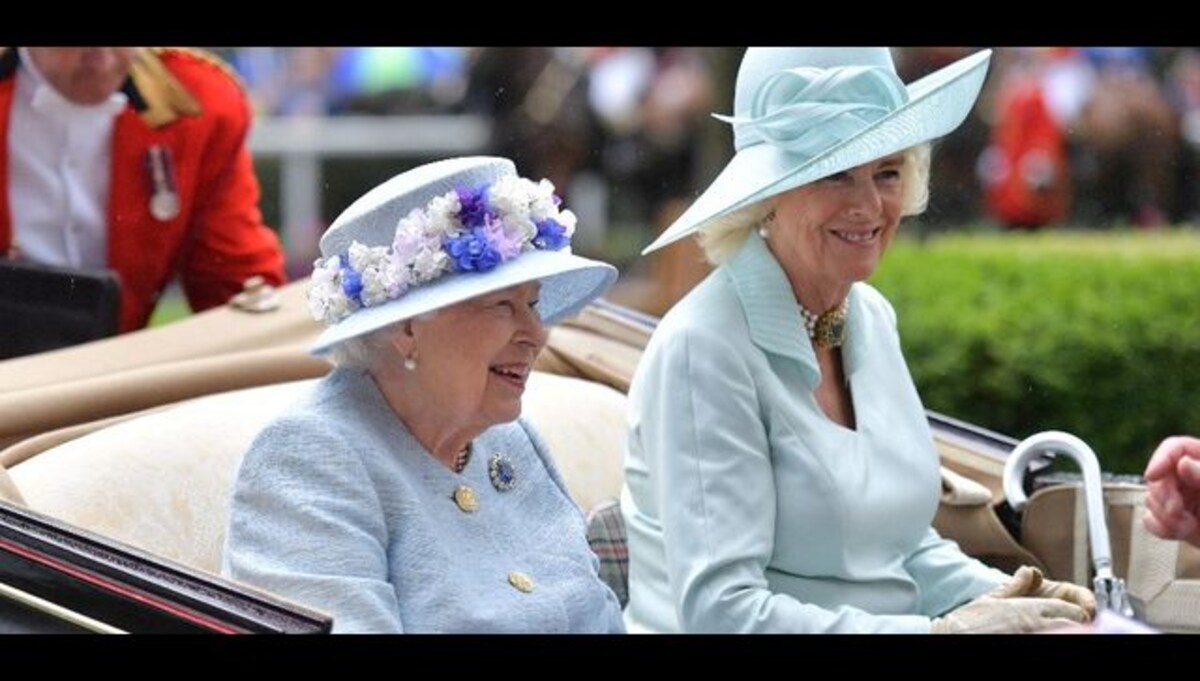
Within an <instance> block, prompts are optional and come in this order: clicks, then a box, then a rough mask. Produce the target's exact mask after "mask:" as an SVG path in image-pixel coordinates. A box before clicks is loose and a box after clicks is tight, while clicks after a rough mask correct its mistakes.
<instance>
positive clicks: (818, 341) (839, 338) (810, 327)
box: [800, 298, 850, 348]
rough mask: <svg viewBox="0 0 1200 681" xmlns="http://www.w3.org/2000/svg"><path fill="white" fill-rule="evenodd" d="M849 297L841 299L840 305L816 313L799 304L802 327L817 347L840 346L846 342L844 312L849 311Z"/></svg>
mask: <svg viewBox="0 0 1200 681" xmlns="http://www.w3.org/2000/svg"><path fill="white" fill-rule="evenodd" d="M849 303H850V299H849V298H847V299H846V300H843V301H842V304H841V305H838V306H837V307H836V308H834V309H832V310H830V311H828V312H826V313H825V314H822V315H818V314H817V313H815V312H812V311H810V310H809V309H808V308H806V307H804V306H803V305H801V306H800V316H801V317H803V318H804V328H805V330H806V331H808V337H809V338H811V339H812V341H813V345H815V346H817V347H818V348H840V347H841V346H842V344H843V343H845V342H846V314H847V312H848V311H849V309H850V307H849Z"/></svg>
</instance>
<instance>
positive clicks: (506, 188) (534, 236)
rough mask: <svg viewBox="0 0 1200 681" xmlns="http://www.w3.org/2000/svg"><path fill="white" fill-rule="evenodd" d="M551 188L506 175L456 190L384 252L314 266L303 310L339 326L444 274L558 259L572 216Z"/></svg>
mask: <svg viewBox="0 0 1200 681" xmlns="http://www.w3.org/2000/svg"><path fill="white" fill-rule="evenodd" d="M561 203H562V200H561V199H560V198H559V197H558V196H556V195H555V194H554V185H553V184H551V183H550V181H549V180H542V181H541V182H536V183H535V182H533V181H532V180H528V179H525V178H523V177H518V176H516V175H507V176H504V177H501V178H500V179H498V180H496V181H495V182H486V183H483V184H480V185H476V186H473V187H465V186H460V187H458V188H456V189H454V190H453V191H449V192H446V193H445V194H442V195H441V196H435V197H434V198H433V199H432V200H430V201H429V203H428V204H427V205H426V206H425V207H424V208H415V209H413V210H412V212H410V213H409V214H408V215H406V216H404V217H403V218H401V219H400V221H399V223H398V224H397V225H396V233H395V238H394V239H393V241H392V243H391V245H388V246H367V245H364V244H362V243H359V242H358V241H353V242H351V244H350V247H349V248H348V249H347V250H346V251H344V252H342V253H339V254H336V255H331V256H329V257H328V258H318V259H317V260H316V262H314V263H313V274H312V279H311V282H310V284H309V289H308V308H309V311H310V312H311V313H312V316H313V318H314V319H316V320H317V321H323V322H325V323H326V324H336V323H337V322H340V321H341V320H343V319H345V318H346V317H349V316H350V315H351V314H354V312H355V311H357V310H360V309H362V308H365V307H377V306H379V305H383V304H384V303H388V302H391V301H393V300H399V299H400V298H402V297H404V295H405V294H406V293H407V292H408V291H410V290H412V289H414V288H417V287H419V286H423V285H425V284H428V283H429V282H432V281H435V280H437V279H438V278H440V277H442V276H443V275H445V274H448V273H460V272H487V271H489V270H492V269H495V268H496V266H497V265H499V264H501V263H504V262H508V261H509V260H513V259H515V258H517V257H519V256H520V255H521V254H522V253H525V252H527V251H532V250H535V249H536V250H542V251H558V250H562V249H563V248H566V247H567V246H569V245H570V243H571V236H572V235H573V234H574V233H575V223H576V218H575V214H574V213H572V212H571V211H569V210H561V211H560V210H559V204H561Z"/></svg>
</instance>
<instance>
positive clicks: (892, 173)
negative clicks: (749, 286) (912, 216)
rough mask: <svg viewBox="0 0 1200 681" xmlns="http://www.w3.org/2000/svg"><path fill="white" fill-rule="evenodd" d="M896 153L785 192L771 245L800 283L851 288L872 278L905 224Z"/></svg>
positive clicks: (777, 208)
mask: <svg viewBox="0 0 1200 681" xmlns="http://www.w3.org/2000/svg"><path fill="white" fill-rule="evenodd" d="M903 163H904V156H903V155H901V154H896V155H894V156H888V157H886V158H883V159H880V160H878V161H872V162H870V163H866V164H863V165H860V166H857V167H855V168H851V169H850V170H847V171H845V172H842V173H838V174H836V175H831V176H829V177H826V178H823V179H821V180H817V181H816V182H812V183H810V184H806V185H803V186H801V187H797V188H795V189H792V190H790V191H787V192H784V193H783V194H780V195H779V196H778V197H777V198H776V199H775V220H774V223H773V224H770V225H768V230H769V236H768V238H767V244H768V247H769V248H770V249H771V252H772V253H773V254H774V255H775V258H776V259H777V260H778V261H779V263H780V265H782V266H783V268H784V270H785V271H786V272H787V273H788V276H789V277H790V278H791V279H792V281H793V282H795V281H796V280H797V279H798V278H799V280H800V281H804V282H809V284H810V285H812V286H816V287H819V288H822V289H828V288H830V287H838V288H841V287H845V288H849V286H850V285H851V284H853V283H854V282H856V281H863V280H864V279H867V278H868V277H870V276H871V273H872V272H874V271H875V267H876V266H877V265H878V264H879V259H880V258H881V257H883V252H884V250H886V249H887V246H888V244H889V243H891V241H892V236H894V235H895V233H896V227H897V226H898V225H899V224H900V206H901V194H902V191H901V190H902V182H901V174H900V167H901V166H902V165H903Z"/></svg>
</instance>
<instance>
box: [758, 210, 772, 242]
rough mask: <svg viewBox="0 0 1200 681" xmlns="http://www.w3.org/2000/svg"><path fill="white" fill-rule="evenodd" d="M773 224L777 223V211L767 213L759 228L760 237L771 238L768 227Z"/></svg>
mask: <svg viewBox="0 0 1200 681" xmlns="http://www.w3.org/2000/svg"><path fill="white" fill-rule="evenodd" d="M773 222H775V211H774V210H772V211H771V212H770V213H767V214H766V215H765V216H764V217H763V219H762V223H761V224H760V225H759V226H758V235H759V236H761V237H762V238H764V239H766V238H767V237H769V236H771V233H770V232H768V231H767V225H769V224H771V223H773Z"/></svg>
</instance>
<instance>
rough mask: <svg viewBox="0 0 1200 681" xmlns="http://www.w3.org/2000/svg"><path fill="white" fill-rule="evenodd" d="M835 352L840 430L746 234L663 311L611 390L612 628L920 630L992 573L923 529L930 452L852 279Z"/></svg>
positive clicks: (881, 314)
mask: <svg viewBox="0 0 1200 681" xmlns="http://www.w3.org/2000/svg"><path fill="white" fill-rule="evenodd" d="M843 360H844V366H845V373H846V377H847V381H848V382H849V386H850V391H851V394H852V397H853V402H854V414H855V417H856V421H857V428H856V429H855V430H849V429H847V428H844V427H842V426H840V425H838V424H836V423H834V422H833V421H831V420H829V419H828V418H827V417H826V416H825V414H824V413H823V412H822V411H821V409H820V407H819V406H818V405H817V402H816V399H815V397H814V396H813V390H814V388H815V386H816V385H817V384H818V380H819V375H820V371H819V368H818V364H817V361H816V356H815V354H814V352H813V348H812V344H811V341H810V340H809V339H808V337H807V335H806V333H805V330H804V325H803V321H802V319H801V316H800V311H799V308H798V306H797V303H796V300H795V297H794V295H793V293H792V290H791V287H790V285H789V283H788V280H787V277H786V275H785V274H784V272H783V270H782V268H781V267H780V266H779V264H778V263H777V262H776V260H775V259H774V257H773V256H772V255H771V253H770V251H768V250H767V248H766V245H765V244H764V243H763V241H762V239H761V238H760V237H759V236H758V235H757V234H751V236H750V237H749V239H748V240H747V241H746V243H745V245H744V246H743V247H742V249H741V250H740V251H739V252H738V254H737V255H736V256H735V257H734V259H733V260H731V261H730V262H728V263H726V264H725V265H724V266H722V267H720V268H718V269H717V270H716V271H715V272H714V273H713V274H712V275H711V276H709V277H708V278H707V279H706V280H705V281H704V282H702V283H701V284H700V285H699V286H698V287H697V288H696V289H695V290H693V291H692V292H691V293H689V294H688V296H687V297H685V298H684V299H683V300H682V301H680V302H679V303H678V304H677V305H676V306H675V308H674V309H672V310H671V311H670V313H669V314H667V315H666V317H665V318H664V319H663V321H662V323H661V324H660V325H659V327H658V329H657V330H656V331H655V333H654V336H653V338H652V339H651V341H650V344H649V347H648V348H647V350H646V353H645V355H644V356H643V358H642V362H641V365H640V366H639V368H638V371H637V374H636V376H635V378H634V380H633V386H632V388H631V390H630V396H629V398H630V399H629V419H630V428H631V430H630V433H629V440H628V452H627V459H626V465H625V476H626V486H625V488H624V490H623V493H622V498H621V502H622V513H623V514H624V516H625V520H626V523H627V527H628V532H629V551H630V560H631V564H630V585H629V595H630V602H629V604H628V606H627V607H626V612H625V619H626V624H627V626H628V627H629V630H630V631H658V632H678V631H687V632H910V633H915V632H928V631H929V629H930V621H931V620H930V618H931V617H933V616H936V615H939V614H941V613H944V612H946V611H947V610H950V609H952V608H954V607H955V606H957V605H959V604H961V603H963V602H965V601H968V600H970V599H972V598H974V597H976V596H979V595H981V594H983V593H984V592H986V591H988V590H990V589H992V588H993V587H994V586H996V585H998V584H1000V583H1001V582H1003V581H1005V580H1006V579H1007V576H1006V575H1005V574H1004V573H1002V572H1000V571H998V570H994V569H992V568H989V567H987V566H985V565H983V564H982V563H980V562H978V561H976V560H974V559H972V558H970V557H968V556H966V555H965V554H963V553H962V552H961V551H960V550H959V549H958V547H957V545H956V544H954V543H953V542H951V541H949V540H945V539H942V538H940V537H939V536H938V534H937V533H936V532H935V531H934V530H933V529H932V528H931V527H930V523H931V522H932V520H933V516H934V513H935V512H936V510H937V504H938V496H939V491H940V479H939V468H938V467H939V462H938V456H937V452H936V449H935V447H934V444H933V440H932V435H931V432H930V430H929V425H928V422H927V421H926V417H925V412H924V409H923V407H922V405H921V400H920V398H919V397H918V395H917V392H916V389H915V388H914V386H913V382H912V379H911V377H910V376H909V372H908V368H907V366H906V364H905V361H904V357H903V356H902V355H901V350H900V342H899V337H898V335H897V331H896V319H895V313H894V311H893V310H892V308H891V306H890V305H889V304H888V302H887V301H886V300H885V299H884V298H883V296H881V295H880V294H879V292H878V291H876V290H875V289H873V288H871V287H870V286H869V285H867V284H863V283H860V284H855V285H854V286H853V288H852V289H851V292H850V298H849V317H848V329H847V341H846V345H845V346H844V347H843ZM959 380H970V379H969V377H965V376H964V377H959Z"/></svg>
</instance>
